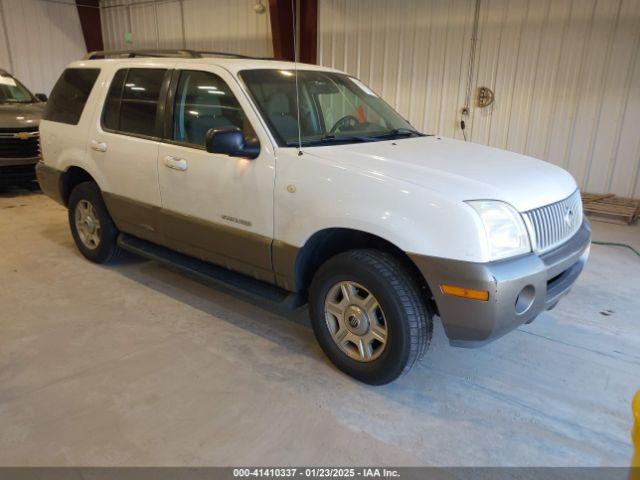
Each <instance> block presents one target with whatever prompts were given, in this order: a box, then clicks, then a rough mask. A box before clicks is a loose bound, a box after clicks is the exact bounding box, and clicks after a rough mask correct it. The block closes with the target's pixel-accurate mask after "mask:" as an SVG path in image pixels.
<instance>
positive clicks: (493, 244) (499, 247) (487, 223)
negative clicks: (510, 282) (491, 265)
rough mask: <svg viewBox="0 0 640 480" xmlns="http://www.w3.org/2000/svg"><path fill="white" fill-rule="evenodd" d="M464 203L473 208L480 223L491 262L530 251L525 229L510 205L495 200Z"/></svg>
mask: <svg viewBox="0 0 640 480" xmlns="http://www.w3.org/2000/svg"><path fill="white" fill-rule="evenodd" d="M466 203H468V204H469V205H470V206H471V207H473V209H474V210H475V211H476V213H477V214H478V216H479V217H480V220H481V221H482V225H483V226H484V231H485V234H486V238H487V244H488V246H489V255H490V257H491V260H500V259H502V258H507V257H513V256H515V255H520V254H523V253H528V252H530V251H531V243H530V242H529V234H528V233H527V227H526V226H525V224H524V221H523V220H522V217H521V216H520V214H519V213H518V212H517V211H516V209H514V208H513V207H512V206H511V205H509V204H508V203H504V202H499V201H497V200H471V201H468V202H466Z"/></svg>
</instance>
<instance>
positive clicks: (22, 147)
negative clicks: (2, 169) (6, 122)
mask: <svg viewBox="0 0 640 480" xmlns="http://www.w3.org/2000/svg"><path fill="white" fill-rule="evenodd" d="M25 131H26V130H15V131H7V130H3V131H1V132H0V158H36V157H39V156H40V149H39V146H38V139H39V134H38V132H37V131H35V132H33V131H32V132H29V133H32V134H33V136H29V137H28V138H26V139H24V140H23V139H21V138H19V137H16V134H19V133H21V132H25Z"/></svg>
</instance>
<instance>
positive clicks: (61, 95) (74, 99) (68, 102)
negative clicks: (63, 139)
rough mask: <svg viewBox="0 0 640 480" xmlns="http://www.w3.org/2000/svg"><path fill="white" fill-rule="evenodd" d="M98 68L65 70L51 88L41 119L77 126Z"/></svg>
mask: <svg viewBox="0 0 640 480" xmlns="http://www.w3.org/2000/svg"><path fill="white" fill-rule="evenodd" d="M99 74H100V69H99V68H67V69H66V70H65V71H64V72H63V73H62V75H61V76H60V78H59V79H58V81H57V82H56V85H55V86H54V87H53V91H52V92H51V96H50V97H49V101H48V102H47V109H46V110H45V113H44V116H43V119H44V120H50V121H52V122H60V123H67V124H70V125H77V124H78V122H79V121H80V117H81V116H82V111H83V110H84V106H85V104H86V103H87V98H89V94H90V93H91V90H92V89H93V86H94V85H95V83H96V80H97V78H98V75H99Z"/></svg>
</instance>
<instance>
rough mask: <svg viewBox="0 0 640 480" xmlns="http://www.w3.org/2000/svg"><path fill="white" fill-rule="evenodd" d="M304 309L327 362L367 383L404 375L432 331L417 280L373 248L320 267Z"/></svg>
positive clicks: (399, 264)
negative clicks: (307, 303) (307, 308)
mask: <svg viewBox="0 0 640 480" xmlns="http://www.w3.org/2000/svg"><path fill="white" fill-rule="evenodd" d="M309 310H310V316H311V323H312V326H313V331H314V333H315V336H316V338H317V339H318V342H319V343H320V346H321V347H322V349H323V350H324V352H325V353H326V354H327V356H328V357H329V359H330V360H331V361H332V362H333V363H334V364H335V365H336V367H338V368H339V369H340V370H342V371H343V372H345V373H347V374H349V375H351V376H352V377H354V378H356V379H358V380H360V381H362V382H364V383H368V384H372V385H382V384H385V383H389V382H391V381H393V380H395V379H396V378H397V377H398V376H400V375H402V374H404V373H406V372H408V371H409V370H410V369H411V367H412V366H413V365H414V363H415V362H416V361H417V360H418V359H419V358H420V357H421V356H422V355H423V354H424V352H425V351H426V350H427V348H428V346H429V342H430V341H431V335H432V332H433V320H432V318H433V314H432V312H431V311H430V308H429V306H428V304H427V302H425V299H424V295H423V292H422V291H421V289H420V286H419V284H418V283H417V281H416V280H415V279H414V278H413V277H412V275H411V274H410V272H409V270H408V269H407V268H406V267H405V266H404V265H403V264H402V263H401V262H400V261H399V260H398V259H396V258H395V257H394V256H392V255H390V254H387V253H384V252H380V251H377V250H351V251H348V252H345V253H341V254H339V255H336V256H335V257H333V258H331V259H330V260H328V261H327V262H326V263H324V264H323V265H322V266H321V267H320V268H319V269H318V271H317V273H316V275H315V276H314V278H313V281H312V284H311V289H310V301H309Z"/></svg>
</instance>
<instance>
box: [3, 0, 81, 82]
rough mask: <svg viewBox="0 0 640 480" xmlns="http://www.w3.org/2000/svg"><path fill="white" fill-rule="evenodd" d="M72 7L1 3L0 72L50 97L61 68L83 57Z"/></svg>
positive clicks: (35, 0)
mask: <svg viewBox="0 0 640 480" xmlns="http://www.w3.org/2000/svg"><path fill="white" fill-rule="evenodd" d="M86 52H87V51H86V47H85V43H84V37H83V36H82V29H81V28H80V19H79V18H78V10H77V8H76V5H75V3H73V2H70V3H65V2H64V0H59V1H57V2H45V1H41V0H0V68H4V69H5V70H8V71H10V72H12V73H13V74H14V75H15V76H16V77H18V79H19V80H20V81H21V82H22V83H24V84H25V85H26V86H27V87H28V88H29V89H30V90H31V91H33V92H34V93H35V92H42V93H46V94H49V93H50V92H51V89H52V88H53V85H54V84H55V82H56V80H57V79H58V77H59V76H60V73H62V70H63V69H64V67H65V66H66V65H67V64H68V63H69V62H72V61H74V60H78V59H80V58H82V57H83V56H84V54H85V53H86Z"/></svg>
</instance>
